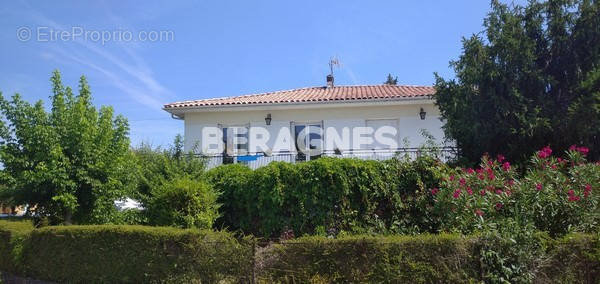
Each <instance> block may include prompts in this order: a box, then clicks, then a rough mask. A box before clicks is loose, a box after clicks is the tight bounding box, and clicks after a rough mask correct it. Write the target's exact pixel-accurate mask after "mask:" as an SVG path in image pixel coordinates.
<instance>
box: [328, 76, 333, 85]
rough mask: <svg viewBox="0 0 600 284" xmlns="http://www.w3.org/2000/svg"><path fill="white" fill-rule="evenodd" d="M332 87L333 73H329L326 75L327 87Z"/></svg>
mask: <svg viewBox="0 0 600 284" xmlns="http://www.w3.org/2000/svg"><path fill="white" fill-rule="evenodd" d="M332 87H333V75H331V74H329V75H327V88H332Z"/></svg>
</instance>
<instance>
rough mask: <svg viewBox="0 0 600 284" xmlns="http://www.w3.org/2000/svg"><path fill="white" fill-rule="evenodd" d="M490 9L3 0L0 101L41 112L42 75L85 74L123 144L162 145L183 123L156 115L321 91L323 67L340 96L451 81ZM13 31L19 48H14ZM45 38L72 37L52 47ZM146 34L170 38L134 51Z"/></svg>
mask: <svg viewBox="0 0 600 284" xmlns="http://www.w3.org/2000/svg"><path fill="white" fill-rule="evenodd" d="M489 7H490V6H489V2H488V1H481V0H477V1H475V0H472V1H411V2H408V1H348V0H346V1H341V0H340V1H295V2H291V1H275V0H273V1H261V0H255V1H210V2H209V1H193V2H192V1H168V2H166V1H163V2H158V1H156V2H155V1H95V2H93V3H92V2H91V1H31V2H29V1H6V2H3V3H2V5H1V6H0V42H1V45H0V48H1V49H0V62H1V63H2V64H0V91H2V93H3V95H4V96H10V95H12V94H14V93H16V92H18V93H20V94H21V95H22V96H23V97H25V98H26V99H27V100H29V101H35V100H39V99H43V100H45V101H46V104H47V102H48V100H47V99H48V96H49V95H50V90H51V89H50V83H49V77H50V75H51V72H52V70H54V69H59V70H60V71H61V72H62V75H63V80H64V83H65V84H66V85H69V86H72V87H75V88H76V86H77V81H78V78H79V76H81V75H85V76H86V77H87V78H88V81H89V83H90V85H91V88H92V94H93V96H94V102H95V104H97V105H112V106H113V107H114V108H115V111H116V112H117V113H120V114H123V115H125V116H126V117H127V118H128V119H129V122H130V125H131V135H130V136H131V140H132V143H133V145H136V144H138V143H140V142H142V141H144V142H149V143H151V144H153V145H166V144H169V143H170V142H171V141H172V140H173V137H174V136H175V135H176V134H177V133H183V122H182V121H177V120H173V119H171V118H170V116H169V114H168V113H166V112H164V111H163V110H162V109H161V107H162V104H164V103H168V102H173V101H178V100H191V99H201V98H210V97H221V96H232V95H242V94H248V93H255V92H264V91H275V90H281V89H292V88H297V87H306V86H319V85H323V84H325V76H326V75H327V73H328V72H329V71H328V65H327V62H328V60H329V58H330V57H331V56H337V57H338V58H339V60H340V61H341V63H342V66H341V67H340V68H339V69H337V70H335V77H336V78H335V80H336V84H338V85H360V84H379V83H381V82H382V81H383V80H384V79H385V77H386V76H387V74H388V73H392V74H393V75H395V76H398V80H399V83H400V84H410V85H431V84H433V82H434V76H433V72H438V73H440V74H441V75H442V76H444V77H451V76H453V73H452V71H451V69H450V68H449V67H448V62H449V61H450V60H451V59H455V58H456V57H457V56H458V55H459V54H460V49H461V37H463V36H470V35H471V34H473V33H477V32H480V31H481V30H482V21H483V18H484V16H485V15H486V13H487V12H488V11H489ZM23 28H25V29H27V30H28V31H30V34H29V36H30V37H29V40H25V41H22V40H19V37H18V35H17V32H18V31H20V32H23V31H22V29H23ZM50 31H66V32H67V33H70V37H69V36H67V38H66V39H62V40H61V39H60V38H56V39H54V40H52V39H50V37H49V35H48V33H49V32H50ZM103 31H104V32H106V31H108V32H110V33H112V34H113V35H111V38H110V39H109V40H108V41H107V42H105V43H102V42H101V40H98V39H97V38H96V37H94V34H96V35H97V34H98V33H100V32H103ZM152 31H156V32H161V31H162V32H163V33H164V36H165V37H169V35H172V38H166V39H165V40H163V41H151V40H145V41H142V40H137V39H138V36H139V35H140V34H141V33H146V34H148V32H152ZM77 32H87V33H88V37H87V38H85V37H84V35H77V36H75V37H73V33H77ZM119 33H120V36H121V39H118V37H119ZM127 33H130V35H132V36H133V40H128V37H127V35H128V34H127ZM22 36H23V38H27V37H26V36H24V35H22ZM38 39H39V40H38ZM44 40H45V41H44Z"/></svg>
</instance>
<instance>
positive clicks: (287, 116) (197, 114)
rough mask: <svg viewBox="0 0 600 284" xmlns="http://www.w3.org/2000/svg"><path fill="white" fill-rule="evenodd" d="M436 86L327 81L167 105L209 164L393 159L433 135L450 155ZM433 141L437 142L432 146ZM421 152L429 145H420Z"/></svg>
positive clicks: (415, 149)
mask: <svg viewBox="0 0 600 284" xmlns="http://www.w3.org/2000/svg"><path fill="white" fill-rule="evenodd" d="M434 93H435V89H434V88H433V87H431V86H401V85H361V86H335V85H334V84H333V76H331V75H328V76H327V84H326V85H325V86H317V87H306V88H299V89H293V90H285V91H275V92H267V93H258V94H249V95H242V96H234V97H224V98H213V99H201V100H193V101H183V102H174V103H169V104H166V105H164V108H163V109H164V110H165V111H167V112H169V113H171V116H172V117H173V118H175V119H180V120H183V121H184V123H185V146H184V148H185V150H186V151H194V152H195V153H198V154H201V155H204V156H206V157H207V158H208V163H209V166H210V167H212V166H216V165H219V164H222V163H240V162H241V163H246V164H248V165H249V166H251V167H253V168H256V167H259V166H262V165H265V164H267V163H269V162H271V161H289V162H298V161H307V160H312V159H316V158H319V157H322V156H339V157H359V158H363V159H387V158H391V157H393V156H394V155H397V154H407V155H411V156H414V155H417V154H418V153H419V149H420V148H419V147H420V146H422V145H423V144H424V143H425V142H427V141H430V139H426V137H424V135H423V133H428V134H427V135H429V138H434V139H435V140H436V141H437V143H445V144H439V145H440V147H439V148H436V150H439V151H442V153H443V154H444V155H443V156H444V157H446V158H447V157H448V155H451V154H452V153H451V151H453V147H452V145H453V144H452V143H448V142H445V139H444V133H443V130H442V125H443V123H442V121H441V120H440V112H439V110H438V109H437V107H436V106H435V105H434V100H433V99H432V96H433V95H434ZM430 146H431V145H430ZM421 149H422V148H421Z"/></svg>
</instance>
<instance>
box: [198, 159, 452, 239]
mask: <svg viewBox="0 0 600 284" xmlns="http://www.w3.org/2000/svg"><path fill="white" fill-rule="evenodd" d="M444 167H445V166H444V165H443V164H440V163H438V162H436V160H434V159H432V158H429V157H422V158H419V159H418V160H417V161H416V162H414V163H413V162H411V161H409V160H404V159H392V160H389V161H385V162H378V161H364V160H358V159H337V158H321V159H318V160H314V161H310V162H306V163H299V164H291V163H285V162H280V163H271V164H269V165H267V166H265V167H262V168H259V169H256V170H250V169H248V168H246V167H244V166H242V165H225V166H220V167H217V168H214V169H211V170H210V171H208V172H207V173H206V179H207V180H208V182H209V183H211V184H212V185H213V186H214V187H215V189H216V190H217V191H218V192H220V193H221V196H220V199H219V202H220V203H222V204H223V207H221V216H222V217H221V218H220V219H219V220H218V222H217V223H218V224H219V225H218V226H223V227H227V228H229V229H233V230H238V229H240V230H242V231H244V232H246V233H253V234H257V235H261V236H267V237H271V236H278V235H279V234H282V233H284V232H287V231H289V230H291V231H292V232H294V233H295V234H313V233H318V234H323V235H337V234H339V233H341V232H353V233H385V232H390V233H391V232H395V233H400V232H404V233H416V232H421V231H432V232H435V231H436V230H437V228H436V226H437V223H436V221H435V220H433V219H432V218H433V217H432V216H431V215H430V214H428V213H427V212H428V208H429V207H431V206H432V202H433V199H432V197H431V196H430V195H429V194H428V192H427V190H426V189H427V188H428V187H427V186H426V183H434V182H435V180H436V178H435V177H434V176H435V175H437V174H434V172H435V171H438V169H439V168H444Z"/></svg>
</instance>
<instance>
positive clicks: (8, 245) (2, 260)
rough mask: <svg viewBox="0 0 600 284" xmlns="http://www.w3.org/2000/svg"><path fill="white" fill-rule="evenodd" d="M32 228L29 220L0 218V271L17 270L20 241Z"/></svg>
mask: <svg viewBox="0 0 600 284" xmlns="http://www.w3.org/2000/svg"><path fill="white" fill-rule="evenodd" d="M32 230H33V224H32V222H31V221H30V220H0V271H4V272H10V273H17V272H19V271H18V267H17V266H16V263H18V262H20V257H21V251H22V243H23V240H24V239H25V238H26V237H27V236H28V234H29V233H30V232H31V231H32Z"/></svg>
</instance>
